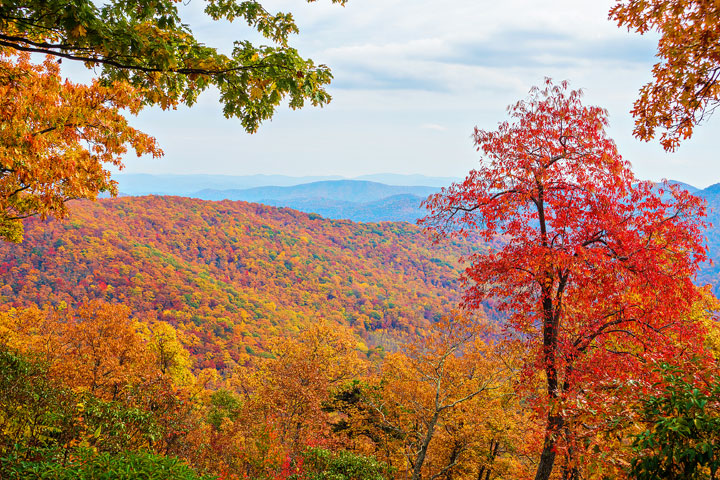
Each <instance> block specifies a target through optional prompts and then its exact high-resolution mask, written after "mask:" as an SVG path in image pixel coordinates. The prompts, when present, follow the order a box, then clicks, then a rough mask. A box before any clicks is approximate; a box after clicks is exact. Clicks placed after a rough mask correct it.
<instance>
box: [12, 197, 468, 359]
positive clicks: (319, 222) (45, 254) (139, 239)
mask: <svg viewBox="0 0 720 480" xmlns="http://www.w3.org/2000/svg"><path fill="white" fill-rule="evenodd" d="M468 251H469V246H468V245H462V244H459V243H454V244H446V245H443V246H433V245H431V243H430V242H429V241H428V240H427V239H426V237H425V236H424V234H423V233H422V232H421V231H420V230H419V229H418V228H417V227H414V226H412V225H410V224H406V223H387V224H356V223H352V222H349V221H337V220H326V219H323V218H321V217H319V216H318V215H312V214H304V213H300V212H297V211H294V210H290V209H277V208H273V207H266V206H262V205H257V204H248V203H243V202H231V201H223V202H207V201H202V200H197V199H189V198H181V197H135V198H131V197H128V198H118V199H112V200H102V201H99V202H94V203H93V202H75V203H73V204H72V219H71V220H70V221H66V222H49V223H44V222H40V221H38V220H31V221H28V222H27V224H26V235H25V241H24V243H23V244H22V245H9V244H4V245H0V275H2V278H3V280H4V285H3V286H2V288H0V301H1V302H3V303H7V304H14V305H22V304H28V303H38V304H43V303H51V304H59V303H60V302H62V301H64V302H67V303H76V302H79V301H82V300H83V299H91V298H105V299H108V300H110V301H120V302H123V303H126V304H128V305H129V306H130V307H131V308H132V309H133V310H134V311H135V312H136V313H142V312H153V314H157V315H158V316H159V317H160V318H163V319H165V320H168V321H170V322H171V323H173V324H175V325H177V326H178V327H179V329H180V330H181V331H182V332H184V333H185V334H186V335H187V336H188V339H189V340H188V341H189V344H190V346H191V348H192V350H193V352H194V354H195V355H196V357H197V358H198V359H200V366H209V367H219V368H222V367H223V366H227V365H232V364H233V363H234V362H244V361H247V360H248V356H251V355H253V354H259V353H261V352H262V351H264V350H265V349H266V346H267V342H268V341H269V340H270V339H272V338H273V337H276V336H279V335H284V334H287V333H288V332H293V331H297V330H298V329H300V328H303V327H304V326H306V325H308V324H309V323H311V322H316V321H319V320H325V321H328V322H331V323H334V324H342V325H347V326H350V327H351V328H352V329H353V330H354V331H355V332H356V333H357V334H358V335H359V337H360V338H363V339H364V341H365V342H366V344H367V345H369V346H370V347H372V346H373V345H383V344H387V343H388V342H392V338H393V337H394V336H397V335H398V334H400V332H415V331H417V330H418V329H419V330H422V329H424V328H425V327H427V326H428V325H429V322H431V321H432V319H433V318H437V317H438V316H440V315H443V314H445V313H447V312H448V311H449V310H450V308H452V307H453V306H454V305H455V304H456V302H457V299H458V295H459V286H458V284H457V278H458V275H459V266H458V261H457V259H458V257H459V256H460V255H463V254H466V253H467V252H468ZM363 348H365V347H363Z"/></svg>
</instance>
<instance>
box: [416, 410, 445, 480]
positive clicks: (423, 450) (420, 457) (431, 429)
mask: <svg viewBox="0 0 720 480" xmlns="http://www.w3.org/2000/svg"><path fill="white" fill-rule="evenodd" d="M439 418H440V413H439V412H435V415H433V418H432V419H431V420H430V423H429V424H428V430H427V433H426V434H425V438H424V439H423V442H422V445H421V446H420V451H419V452H418V454H417V457H415V465H413V474H412V480H422V466H423V463H425V456H426V455H427V450H428V446H429V445H430V440H432V437H433V434H434V433H435V425H437V422H438V419H439Z"/></svg>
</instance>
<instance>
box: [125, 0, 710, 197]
mask: <svg viewBox="0 0 720 480" xmlns="http://www.w3.org/2000/svg"><path fill="white" fill-rule="evenodd" d="M203 3H204V2H202V1H200V0H190V1H189V2H188V1H186V2H184V4H183V3H181V4H179V5H180V8H181V12H182V14H183V16H184V18H185V19H186V21H187V23H188V24H189V25H190V27H191V28H192V30H193V32H194V33H195V35H196V36H197V37H198V38H199V39H200V40H201V41H203V42H204V43H206V44H208V45H211V46H216V47H219V48H220V49H221V50H226V51H228V50H229V49H230V48H231V46H232V41H233V40H241V39H248V38H250V39H256V38H257V35H254V34H253V32H251V31H250V30H249V29H248V27H247V26H246V25H243V24H240V23H236V24H230V23H227V22H225V23H220V24H219V23H217V22H212V21H210V20H209V19H206V18H204V16H203V14H202V8H203ZM612 4H613V2H612V1H607V0H551V1H548V2H537V1H535V0H503V1H488V0H481V1H478V0H450V1H438V0H433V1H431V0H349V2H348V4H347V5H346V6H345V7H341V6H338V5H333V4H331V2H330V0H319V1H317V2H315V3H310V4H306V3H305V2H303V1H301V0H266V1H264V2H263V5H265V6H266V8H268V9H269V10H271V11H290V12H292V13H293V14H294V16H295V18H296V21H297V24H298V26H299V28H300V34H299V35H297V36H294V37H293V39H292V44H293V46H295V47H296V48H298V50H299V51H300V53H301V54H302V55H304V56H306V57H310V58H312V59H313V60H314V61H315V62H316V63H324V64H326V65H328V66H329V67H330V68H331V69H332V71H333V74H334V77H335V78H334V81H333V83H332V85H331V86H330V87H329V89H328V90H329V92H330V93H331V95H332V96H333V101H332V102H331V103H330V104H329V105H327V106H326V107H324V108H314V107H306V108H304V109H302V110H296V111H293V110H289V109H287V108H285V107H283V108H280V109H279V110H278V112H277V113H276V115H275V117H274V118H273V119H272V121H269V122H266V123H265V124H263V125H262V126H261V127H260V131H259V132H258V133H256V134H252V135H251V134H247V133H245V131H244V130H243V128H242V127H241V125H240V123H239V121H238V120H236V119H226V118H224V117H223V115H222V109H221V108H222V107H221V105H220V104H219V103H218V101H217V95H216V94H215V92H212V91H208V92H206V93H205V94H203V95H202V96H201V97H200V101H199V102H198V104H196V105H195V106H193V107H192V108H187V107H181V108H178V109H177V110H175V111H162V110H160V109H156V108H151V109H146V110H145V111H143V112H142V113H141V114H140V115H139V116H138V117H137V118H134V119H132V124H133V125H134V126H136V127H138V128H140V129H141V130H143V131H145V132H146V133H149V134H151V135H153V136H155V137H156V138H157V139H158V141H159V143H160V145H161V147H162V148H163V150H164V151H165V156H164V157H163V158H162V159H159V160H158V159H151V158H140V159H138V158H135V157H127V158H126V159H125V164H126V169H125V170H124V171H125V172H127V173H176V174H198V173H205V174H226V175H251V174H281V175H292V176H305V175H342V176H347V177H353V176H358V175H363V174H372V173H406V174H424V175H429V176H444V177H446V176H454V177H463V176H464V175H465V174H466V173H467V172H468V171H469V170H470V169H472V168H475V167H476V166H477V165H478V162H479V158H480V157H479V154H478V153H477V152H476V151H475V148H474V147H473V144H472V140H471V138H470V136H471V134H472V131H473V128H474V127H475V126H477V127H479V128H482V129H486V130H492V129H494V128H495V127H496V126H497V124H498V123H499V122H502V121H503V120H506V119H507V115H506V107H507V105H510V104H512V103H515V102H517V101H518V100H521V99H523V98H526V97H527V93H528V91H529V89H530V88H531V87H532V86H533V85H539V84H541V83H542V82H543V79H544V78H545V77H551V78H553V79H554V80H555V81H560V80H568V81H569V82H570V84H571V87H572V88H576V89H577V88H582V89H583V91H584V92H585V97H584V101H585V103H586V104H592V105H599V106H602V107H604V108H606V109H608V111H609V118H610V128H609V134H610V136H611V137H612V138H614V139H615V141H616V143H617V144H618V147H619V150H620V153H621V154H622V155H623V157H624V158H625V159H627V160H629V161H630V162H632V164H633V168H634V169H635V172H636V175H637V176H638V177H640V178H643V179H650V180H660V179H662V178H668V179H673V180H680V181H684V182H687V183H690V184H692V185H695V186H697V187H701V188H702V187H706V186H708V185H710V184H714V183H717V182H720V161H718V158H717V157H718V155H717V150H718V147H719V146H720V139H719V138H718V135H717V133H718V132H719V127H720V119H718V118H717V117H718V116H720V115H716V116H715V118H712V119H711V120H710V121H709V122H707V123H706V124H705V125H703V126H701V127H700V128H698V129H697V130H696V133H695V135H694V137H693V139H692V140H690V141H687V142H685V143H684V144H683V145H682V146H681V147H680V149H679V150H678V151H677V152H675V153H674V154H667V153H665V152H663V150H662V148H661V147H660V146H659V144H658V143H657V142H653V143H643V142H639V141H638V140H636V139H634V138H633V136H632V126H633V119H632V117H631V116H630V114H629V113H628V112H629V111H630V109H631V107H632V103H633V101H634V100H635V98H636V96H637V92H638V90H639V88H640V87H641V86H642V85H643V84H644V83H646V82H648V81H649V80H650V79H651V74H650V71H651V68H652V65H653V63H655V61H656V59H655V58H654V54H655V50H656V43H657V36H656V35H655V34H649V35H648V34H646V35H644V36H640V35H638V34H635V33H630V32H627V30H625V29H624V28H622V29H621V28H618V27H617V26H616V24H615V23H614V22H612V21H610V20H608V18H607V13H608V11H609V9H610V7H611V6H612ZM261 43H262V42H261ZM264 43H267V42H264Z"/></svg>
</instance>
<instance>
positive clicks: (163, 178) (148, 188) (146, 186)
mask: <svg viewBox="0 0 720 480" xmlns="http://www.w3.org/2000/svg"><path fill="white" fill-rule="evenodd" d="M113 179H115V180H117V182H118V186H119V190H120V191H121V192H122V193H124V194H126V195H180V196H192V195H193V194H194V193H196V192H198V191H201V190H245V189H248V188H256V187H269V186H274V187H287V186H293V185H301V184H305V183H313V182H320V181H328V180H365V181H372V182H375V183H384V184H386V185H398V186H430V187H444V186H447V185H450V184H451V183H452V182H453V181H457V180H459V179H457V178H453V177H427V176H424V175H401V174H395V173H379V174H374V175H363V176H362V177H357V178H351V179H348V178H343V177H341V176H339V175H325V176H305V177H290V176H287V175H153V174H147V173H120V174H116V175H113Z"/></svg>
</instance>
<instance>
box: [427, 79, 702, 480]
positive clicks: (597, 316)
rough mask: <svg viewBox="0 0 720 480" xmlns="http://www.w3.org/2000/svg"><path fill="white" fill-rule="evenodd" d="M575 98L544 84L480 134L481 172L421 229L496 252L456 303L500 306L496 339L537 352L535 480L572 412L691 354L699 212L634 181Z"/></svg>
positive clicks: (557, 447)
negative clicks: (599, 393) (473, 238)
mask: <svg viewBox="0 0 720 480" xmlns="http://www.w3.org/2000/svg"><path fill="white" fill-rule="evenodd" d="M580 97H581V92H580V91H575V90H570V89H569V88H568V85H567V83H566V82H563V83H561V84H560V85H554V84H553V83H552V81H551V80H549V79H547V80H546V82H545V85H544V86H543V87H541V88H538V87H534V88H533V89H532V90H531V92H530V96H529V98H528V99H527V100H526V101H520V102H518V103H517V104H515V105H514V106H511V107H510V108H509V113H510V116H511V118H512V119H513V122H512V123H508V122H503V123H501V124H500V125H499V127H498V129H497V130H496V131H484V130H478V129H477V128H476V129H475V134H474V140H475V144H476V146H477V149H478V151H481V152H482V153H483V159H482V162H481V166H480V168H479V169H477V170H473V171H471V172H470V174H469V175H468V177H467V178H466V179H465V181H464V182H462V183H456V184H453V185H451V186H450V187H448V188H445V189H443V190H442V192H440V193H438V194H436V195H434V196H432V197H430V198H429V199H428V200H427V201H426V206H427V207H428V208H429V209H430V210H431V214H430V215H429V216H428V217H426V218H425V219H424V220H423V223H424V225H425V226H426V227H428V228H429V229H430V231H432V232H433V233H434V234H435V235H437V238H440V237H445V236H455V235H466V236H467V235H468V234H469V233H471V232H472V233H474V234H477V235H479V238H480V239H482V240H484V241H487V242H493V243H492V245H493V246H491V247H490V248H488V249H487V250H484V251H481V252H479V253H477V254H475V255H474V256H472V257H471V258H470V259H469V260H470V266H469V267H468V268H467V270H466V272H465V281H466V286H467V287H468V288H467V290H466V294H465V299H464V304H465V306H466V307H469V308H480V307H481V304H482V303H483V302H485V301H489V300H491V301H493V302H494V303H496V305H497V308H498V310H499V312H501V313H502V314H503V317H504V323H503V324H504V326H505V328H506V332H508V334H513V335H516V336H517V338H519V339H520V340H521V341H523V342H526V343H527V345H528V346H529V347H531V348H532V349H533V351H535V352H536V354H537V355H536V357H535V358H534V359H529V360H528V364H527V367H528V370H529V371H533V372H536V371H541V372H543V373H544V382H545V386H544V387H543V388H542V394H540V395H537V394H536V396H535V399H536V401H537V402H538V408H539V410H540V411H541V412H543V416H545V435H544V443H543V446H542V453H541V455H540V460H539V463H538V468H537V473H536V476H535V478H536V480H539V479H548V478H549V477H550V475H551V473H552V470H553V467H554V465H555V459H556V456H557V454H558V452H559V451H562V452H564V454H565V458H566V459H567V458H568V451H569V450H570V447H567V442H566V439H567V438H568V437H571V436H572V432H568V431H567V429H568V428H569V423H570V422H568V415H569V414H568V413H566V412H567V411H568V410H566V407H567V406H568V405H570V404H571V400H575V401H574V402H572V405H577V400H578V398H579V397H580V396H584V398H585V399H587V398H589V395H588V394H587V392H588V390H589V389H592V388H593V385H600V384H602V385H604V386H606V387H607V385H610V384H611V383H612V384H615V385H617V384H618V383H623V382H624V385H625V386H627V385H628V383H627V381H628V380H629V379H631V378H638V377H639V376H640V375H642V373H641V372H642V371H643V370H645V369H646V367H645V365H646V364H647V363H648V361H649V360H653V359H657V358H658V357H663V356H667V355H677V354H678V352H679V351H680V350H681V349H683V348H685V349H687V346H688V345H691V346H692V345H697V346H698V348H700V346H699V343H698V342H697V341H694V340H693V339H695V338H696V335H697V334H698V330H697V328H696V327H697V326H696V325H695V324H693V322H691V321H690V320H687V319H688V318H689V316H688V312H689V309H690V307H691V305H692V304H693V302H694V301H695V300H696V299H697V298H698V295H699V289H698V288H697V287H696V286H694V285H693V282H692V279H693V277H694V275H695V272H696V270H697V267H698V263H699V262H701V261H703V260H704V259H705V249H704V247H703V245H702V235H701V228H702V227H703V222H702V217H703V215H704V204H703V203H702V201H701V200H699V199H697V198H695V197H693V196H691V195H690V194H689V193H687V192H686V191H684V190H680V189H678V188H676V187H674V186H664V187H656V186H655V185H653V184H652V183H650V182H639V181H637V179H636V178H635V177H634V176H633V173H632V172H631V170H630V164H629V163H628V162H626V161H624V160H623V159H622V157H621V156H620V155H619V153H618V151H617V148H616V146H615V144H614V142H613V141H612V140H611V139H609V138H608V137H607V135H606V133H605V127H606V126H607V123H608V121H607V112H606V111H605V110H604V109H602V108H599V107H592V106H584V105H583V104H582V102H581V98H580ZM563 442H566V444H563ZM569 456H570V457H572V451H570V453H569ZM571 461H572V460H570V462H571ZM565 467H566V469H572V468H575V467H573V466H572V463H566V465H565ZM568 478H573V477H572V475H571V476H569V477H568Z"/></svg>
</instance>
